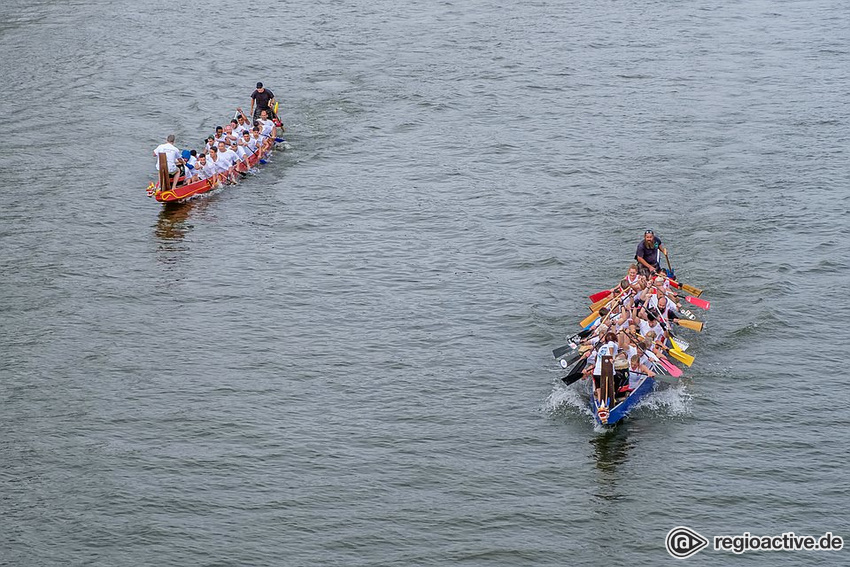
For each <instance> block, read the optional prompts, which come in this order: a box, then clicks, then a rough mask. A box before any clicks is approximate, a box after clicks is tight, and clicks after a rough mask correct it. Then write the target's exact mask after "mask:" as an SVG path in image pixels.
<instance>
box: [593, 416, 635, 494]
mask: <svg viewBox="0 0 850 567" xmlns="http://www.w3.org/2000/svg"><path fill="white" fill-rule="evenodd" d="M629 429H630V423H629V422H625V423H621V424H619V425H618V426H617V427H614V428H612V429H610V430H606V431H605V432H604V433H602V434H600V435H597V436H595V437H594V438H593V439H591V440H590V443H591V444H592V445H593V446H594V451H593V456H594V458H595V459H596V468H597V469H598V470H599V474H598V475H597V479H598V483H599V490H598V491H597V492H596V497H597V498H600V499H602V500H607V501H610V500H618V499H620V498H622V497H624V496H625V495H626V494H627V493H628V491H627V490H626V487H627V486H628V479H626V478H622V475H621V474H620V472H619V470H618V469H619V467H620V465H622V464H623V463H625V462H626V461H627V460H628V458H629V452H630V451H631V449H632V447H634V444H635V442H634V441H633V440H632V439H630V437H629Z"/></svg>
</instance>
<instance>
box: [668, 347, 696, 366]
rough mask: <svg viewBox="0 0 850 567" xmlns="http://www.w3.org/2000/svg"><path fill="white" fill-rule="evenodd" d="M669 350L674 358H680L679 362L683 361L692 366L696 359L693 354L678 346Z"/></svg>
mask: <svg viewBox="0 0 850 567" xmlns="http://www.w3.org/2000/svg"><path fill="white" fill-rule="evenodd" d="M667 352H668V353H670V356H672V357H673V358H675V359H676V360H678V361H679V362H681V363H683V364H685V365H687V366H690V365H691V364H693V363H694V360H695V359H694V357H693V356H691V355H689V354H687V353H684V352H682V351H680V350H679V349H677V348H671V349H670V350H668V351H667Z"/></svg>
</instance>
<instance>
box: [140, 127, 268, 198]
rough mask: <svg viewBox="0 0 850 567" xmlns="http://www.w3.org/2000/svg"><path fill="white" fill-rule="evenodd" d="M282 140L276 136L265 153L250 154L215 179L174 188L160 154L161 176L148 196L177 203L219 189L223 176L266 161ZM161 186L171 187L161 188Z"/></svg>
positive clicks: (163, 156)
mask: <svg viewBox="0 0 850 567" xmlns="http://www.w3.org/2000/svg"><path fill="white" fill-rule="evenodd" d="M281 142H283V140H281V139H280V138H276V139H275V143H274V144H273V145H272V146H271V147H270V148H269V149H268V150H266V151H265V153H263V154H262V155H260V153H259V152H257V153H255V154H253V155H251V156H249V157H248V158H247V159H246V160H244V161H239V162H237V163H235V164H234V165H233V167H231V168H230V169H228V170H227V172H225V173H223V174H221V175H219V176H217V178H216V180H215V181H213V180H212V179H202V180H201V181H195V182H194V183H188V184H185V185H177V187H175V188H173V189H171V188H170V183H169V182H168V166H167V165H166V159H165V155H164V154H160V155H159V178H158V180H157V182H156V183H153V182H152V183H151V184H150V185H148V188H147V193H148V197H153V198H155V199H156V200H157V201H159V202H161V203H177V202H183V201H186V200H188V199H191V198H192V197H195V196H197V195H202V194H203V193H208V192H210V191H212V190H213V189H217V188H218V187H221V186H222V182H221V179H222V178H224V179H229V178H230V177H232V176H233V175H235V174H238V173H247V172H248V171H249V170H250V169H253V168H255V167H257V166H259V165H260V164H264V163H266V159H267V158H268V157H269V156H270V155H271V153H272V151H273V150H274V148H276V147H277V146H278V145H279V144H280V143H281ZM161 187H169V188H168V189H165V190H161V189H160V188H161Z"/></svg>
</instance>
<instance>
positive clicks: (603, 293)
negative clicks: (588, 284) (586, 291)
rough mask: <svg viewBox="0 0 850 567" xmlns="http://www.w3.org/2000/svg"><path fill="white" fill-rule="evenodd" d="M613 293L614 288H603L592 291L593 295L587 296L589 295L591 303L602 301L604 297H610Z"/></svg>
mask: <svg viewBox="0 0 850 567" xmlns="http://www.w3.org/2000/svg"><path fill="white" fill-rule="evenodd" d="M613 294H614V290H612V289H605V290H602V291H600V292H597V293H594V294H593V295H590V296H588V297H590V301H592V302H593V303H596V302H597V301H602V300H603V299H605V298H607V297H611V296H612V295H613Z"/></svg>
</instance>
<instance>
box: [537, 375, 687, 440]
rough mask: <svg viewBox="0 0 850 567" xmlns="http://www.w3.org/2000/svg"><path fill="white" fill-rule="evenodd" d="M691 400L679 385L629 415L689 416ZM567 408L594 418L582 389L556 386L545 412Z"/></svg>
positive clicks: (650, 398)
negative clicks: (638, 413)
mask: <svg viewBox="0 0 850 567" xmlns="http://www.w3.org/2000/svg"><path fill="white" fill-rule="evenodd" d="M691 399H692V396H691V395H690V394H689V393H688V392H687V390H685V385H684V384H682V383H679V384H677V385H676V386H671V387H666V388H664V387H663V388H661V389H658V390H655V391H654V392H652V393H651V394H650V395H648V396H647V397H645V398H644V399H643V400H641V401H640V403H638V404H637V405H636V406H635V407H634V408H632V411H631V412H629V413H630V414H631V415H634V413H635V412H636V411H639V412H641V413H644V412H646V413H649V414H650V415H656V416H660V417H680V416H687V415H690V414H691ZM565 408H571V409H573V410H578V411H579V412H580V413H581V414H583V415H586V416H588V417H590V418H591V419H592V418H593V413H591V411H590V408H589V407H588V404H587V398H586V397H584V396H583V395H582V391H581V389H580V388H576V387H575V386H572V385H571V386H566V387H565V386H562V385H560V384H556V385H555V388H554V389H553V390H552V393H551V394H549V397H548V398H546V405H545V410H546V411H547V412H549V413H554V412H556V411H559V410H562V409H565ZM594 424H595V427H594V429H597V428H598V431H599V432H602V431H607V429H606V428H604V427H602V426H599V425H598V424H596V421H595V420H594Z"/></svg>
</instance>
